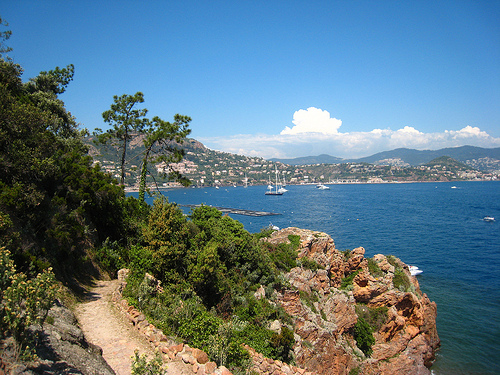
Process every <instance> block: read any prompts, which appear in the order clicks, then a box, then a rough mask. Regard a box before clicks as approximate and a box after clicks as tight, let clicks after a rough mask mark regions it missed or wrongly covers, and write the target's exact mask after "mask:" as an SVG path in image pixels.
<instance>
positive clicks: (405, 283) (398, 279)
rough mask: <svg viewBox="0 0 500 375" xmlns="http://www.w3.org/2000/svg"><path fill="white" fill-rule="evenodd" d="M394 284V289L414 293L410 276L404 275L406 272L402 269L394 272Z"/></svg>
mask: <svg viewBox="0 0 500 375" xmlns="http://www.w3.org/2000/svg"><path fill="white" fill-rule="evenodd" d="M392 283H393V285H394V288H396V289H399V290H400V291H402V292H410V291H412V286H413V284H412V283H411V281H410V279H409V278H408V276H407V275H406V274H405V273H404V271H403V270H402V269H400V268H398V269H396V270H395V271H394V277H393V279H392Z"/></svg>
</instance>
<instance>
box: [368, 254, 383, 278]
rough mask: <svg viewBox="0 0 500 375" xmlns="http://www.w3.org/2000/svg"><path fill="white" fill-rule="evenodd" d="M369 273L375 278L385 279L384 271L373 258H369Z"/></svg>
mask: <svg viewBox="0 0 500 375" xmlns="http://www.w3.org/2000/svg"><path fill="white" fill-rule="evenodd" d="M368 271H369V272H370V275H372V276H373V277H383V276H384V271H382V270H381V269H380V267H379V266H378V264H377V262H376V261H375V259H373V258H368Z"/></svg>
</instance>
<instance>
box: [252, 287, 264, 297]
mask: <svg viewBox="0 0 500 375" xmlns="http://www.w3.org/2000/svg"><path fill="white" fill-rule="evenodd" d="M253 295H254V297H255V299H262V298H266V290H265V289H264V287H263V286H262V285H261V286H260V287H259V289H257V291H256V292H255V293H254V294H253Z"/></svg>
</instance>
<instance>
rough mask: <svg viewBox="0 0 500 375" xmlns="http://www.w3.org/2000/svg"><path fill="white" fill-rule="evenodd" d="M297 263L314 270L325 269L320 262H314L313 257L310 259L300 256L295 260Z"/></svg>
mask: <svg viewBox="0 0 500 375" xmlns="http://www.w3.org/2000/svg"><path fill="white" fill-rule="evenodd" d="M297 263H298V265H300V266H302V267H304V268H305V269H308V270H311V271H313V272H316V271H317V270H319V269H322V270H323V269H325V267H323V266H322V265H321V264H319V263H318V262H316V261H315V260H314V259H310V258H308V257H302V258H300V259H299V260H298V261H297Z"/></svg>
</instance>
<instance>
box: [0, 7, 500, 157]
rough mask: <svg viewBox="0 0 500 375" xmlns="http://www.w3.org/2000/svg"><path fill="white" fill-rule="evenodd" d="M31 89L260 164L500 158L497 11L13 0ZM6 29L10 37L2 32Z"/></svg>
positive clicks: (16, 54) (11, 17)
mask: <svg viewBox="0 0 500 375" xmlns="http://www.w3.org/2000/svg"><path fill="white" fill-rule="evenodd" d="M0 15H1V17H2V18H4V19H5V20H6V21H7V22H9V27H8V29H10V30H12V32H13V35H12V37H11V39H10V40H9V41H8V45H9V46H10V47H12V48H13V49H14V50H13V52H11V53H10V54H9V56H10V57H12V58H13V59H14V61H15V62H17V63H19V64H21V65H22V66H23V67H24V69H25V73H24V76H23V78H24V79H25V80H27V79H28V78H30V77H33V76H36V75H37V74H38V73H39V72H40V71H43V70H50V69H53V68H55V67H56V66H60V67H63V66H66V65H68V64H74V65H75V77H74V80H73V82H71V83H70V85H69V87H68V89H67V91H66V93H64V94H63V95H62V99H63V100H64V101H65V103H66V106H67V108H68V109H69V110H70V111H71V113H72V114H73V115H74V116H75V117H76V118H77V121H78V122H80V123H81V124H82V125H81V126H82V127H86V128H88V129H90V130H93V129H94V128H96V127H100V128H105V124H104V122H103V121H102V116H101V113H102V112H103V111H105V110H107V109H109V106H110V104H111V103H112V101H113V95H121V94H134V93H135V92H137V91H142V92H143V93H144V96H145V103H144V107H146V108H148V110H149V114H148V115H149V116H150V117H153V116H156V115H157V116H160V117H161V118H163V119H165V120H170V119H172V117H173V115H174V114H176V113H180V114H183V115H188V116H191V117H192V119H193V121H192V123H191V129H192V133H191V136H192V137H193V138H196V139H197V140H199V141H201V142H203V143H204V144H205V145H206V146H207V147H210V148H213V149H217V150H222V151H228V152H233V153H238V154H243V155H249V156H262V157H266V158H271V157H297V156H306V155H318V154H321V153H327V154H330V155H332V156H337V157H345V158H348V157H362V156H368V155H371V154H373V153H375V152H379V151H384V150H390V149H394V148H397V147H409V148H416V149H438V148H442V147H452V146H460V145H465V144H470V145H477V146H481V147H500V21H499V20H500V2H499V1H465V0H455V1H383V0H382V1H355V0H353V1H314V0H313V1H272V0H267V1H259V0H254V1H217V0H210V1H208V0H207V1H189V0H187V1H154V0H153V1H145V2H143V1H127V0H121V1H106V0H101V1H93V0H88V1H51V0H45V1H25V0H17V1H5V2H3V4H1V5H0ZM3 29H5V28H3Z"/></svg>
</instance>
